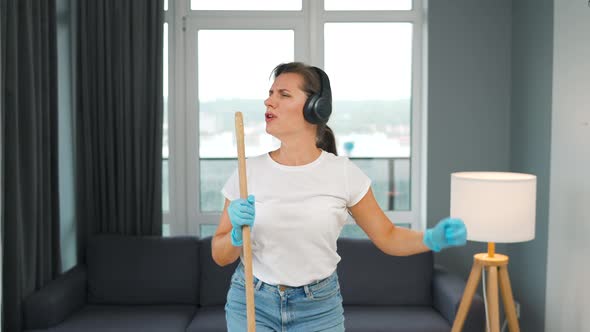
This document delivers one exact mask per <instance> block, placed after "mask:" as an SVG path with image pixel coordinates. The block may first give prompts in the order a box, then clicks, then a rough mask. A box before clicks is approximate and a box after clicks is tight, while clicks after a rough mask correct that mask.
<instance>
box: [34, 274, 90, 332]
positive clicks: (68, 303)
mask: <svg viewBox="0 0 590 332" xmlns="http://www.w3.org/2000/svg"><path fill="white" fill-rule="evenodd" d="M85 303H86V268H85V267H84V266H77V267H74V268H72V269H70V270H69V271H67V272H66V273H64V274H62V275H60V276H59V277H58V278H57V279H55V280H52V281H50V282H49V283H48V284H47V285H45V286H44V287H43V288H41V289H40V290H38V291H36V292H34V293H33V294H31V295H30V296H28V297H27V298H26V299H25V301H24V303H23V310H24V321H25V326H26V328H27V329H45V328H48V327H51V326H54V325H56V324H58V323H60V322H61V321H63V320H64V319H65V318H66V317H68V316H69V315H70V314H72V313H73V312H74V311H76V310H77V309H80V308H82V306H83V305H84V304H85Z"/></svg>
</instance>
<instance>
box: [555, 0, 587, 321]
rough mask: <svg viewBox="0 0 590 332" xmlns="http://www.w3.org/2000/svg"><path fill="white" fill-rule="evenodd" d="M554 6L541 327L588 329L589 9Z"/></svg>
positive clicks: (559, 0)
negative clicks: (544, 292) (551, 109)
mask: <svg viewBox="0 0 590 332" xmlns="http://www.w3.org/2000/svg"><path fill="white" fill-rule="evenodd" d="M554 5H555V11H554V15H555V16H554V53H553V113H552V128H551V135H552V138H551V181H550V183H551V184H550V186H551V189H550V191H551V192H550V199H549V243H548V261H547V299H546V308H545V319H546V321H545V330H546V331H548V332H551V331H590V286H589V285H590V284H589V282H588V280H590V259H589V254H590V42H589V36H590V35H589V32H590V8H589V7H588V1H587V0H575V1H572V0H555V3H554Z"/></svg>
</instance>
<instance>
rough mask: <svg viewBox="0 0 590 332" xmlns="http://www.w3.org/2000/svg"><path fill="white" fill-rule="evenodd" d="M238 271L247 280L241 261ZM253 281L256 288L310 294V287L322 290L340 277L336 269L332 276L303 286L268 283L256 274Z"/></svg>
mask: <svg viewBox="0 0 590 332" xmlns="http://www.w3.org/2000/svg"><path fill="white" fill-rule="evenodd" d="M236 272H238V273H239V274H240V275H241V277H242V278H244V281H245V275H244V273H245V270H244V265H243V264H242V263H241V262H240V263H239V265H238V267H237V268H236ZM252 279H253V282H254V288H255V289H256V290H261V289H270V290H272V291H277V292H280V293H287V292H288V293H293V292H301V293H305V294H306V295H309V294H310V289H311V291H316V290H320V289H322V288H323V287H325V286H326V285H329V284H330V282H332V281H333V280H334V279H338V274H337V273H336V271H334V273H332V274H331V275H330V276H328V277H326V278H324V279H321V280H317V281H314V282H311V283H309V284H307V285H303V286H287V285H273V284H269V283H266V282H264V281H262V280H260V279H258V278H256V276H254V275H253V276H252Z"/></svg>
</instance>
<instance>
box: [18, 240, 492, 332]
mask: <svg viewBox="0 0 590 332" xmlns="http://www.w3.org/2000/svg"><path fill="white" fill-rule="evenodd" d="M338 252H339V254H340V256H341V257H342V261H341V262H340V263H339V266H338V275H339V279H340V286H341V292H342V297H343V299H344V316H345V325H346V330H347V331H362V332H372V331H375V332H376V331H400V332H401V331H403V332H412V331H423V332H427V331H428V332H431V331H432V332H434V331H450V329H451V324H452V321H453V319H454V316H455V313H456V311H457V308H458V305H459V302H460V300H461V295H462V293H463V289H464V287H465V282H464V279H463V278H460V277H458V276H455V275H452V274H450V273H448V272H446V271H444V270H442V269H440V268H435V267H434V266H433V255H432V253H430V252H429V253H424V254H419V255H414V256H409V257H392V256H388V255H385V254H383V253H382V252H381V251H379V250H378V249H377V248H376V247H375V246H374V245H373V244H372V243H371V242H370V241H368V240H353V239H340V240H339V241H338ZM86 261H87V264H86V265H85V266H77V267H75V268H73V269H71V270H70V271H68V272H66V273H64V274H63V275H61V276H60V277H59V278H58V279H56V280H54V281H52V282H50V283H49V284H48V285H46V286H45V287H44V288H42V289H41V290H39V291H37V292H35V293H33V294H32V295H31V296H29V297H28V298H27V299H26V300H25V303H24V307H23V310H24V317H25V325H26V328H27V331H54V332H58V331H59V332H62V331H86V332H94V331H125V332H129V331H142V332H151V331H154V332H155V331H158V332H162V331H167V332H175V331H191V332H192V331H225V330H226V328H225V313H224V304H225V298H226V293H227V289H228V286H229V284H230V277H231V275H232V273H233V271H234V269H235V267H236V264H233V265H231V266H227V267H223V268H221V267H219V266H217V265H216V264H215V263H214V262H213V260H212V259H211V238H204V239H198V238H196V237H171V238H161V237H124V236H115V235H100V236H96V237H94V238H93V239H92V240H91V241H89V245H88V249H87V259H86ZM484 324H485V315H484V305H483V301H482V299H481V297H479V296H476V298H475V299H474V301H473V302H472V305H471V309H470V312H469V315H468V319H467V321H466V323H465V327H464V329H463V330H464V331H477V332H480V331H483V330H484Z"/></svg>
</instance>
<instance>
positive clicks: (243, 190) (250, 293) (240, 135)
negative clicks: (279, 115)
mask: <svg viewBox="0 0 590 332" xmlns="http://www.w3.org/2000/svg"><path fill="white" fill-rule="evenodd" d="M236 140H237V143H238V175H239V177H240V198H244V199H247V198H248V185H247V183H248V182H247V181H246V180H247V179H246V156H245V152H244V118H243V116H242V112H236ZM242 234H243V236H242V237H243V243H244V245H243V250H244V261H245V262H244V263H245V264H244V265H245V266H244V268H245V273H246V275H245V277H246V314H247V318H248V332H254V331H256V316H255V310H254V278H253V276H252V244H251V242H250V226H243V227H242Z"/></svg>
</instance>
